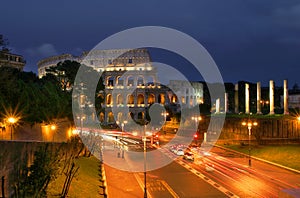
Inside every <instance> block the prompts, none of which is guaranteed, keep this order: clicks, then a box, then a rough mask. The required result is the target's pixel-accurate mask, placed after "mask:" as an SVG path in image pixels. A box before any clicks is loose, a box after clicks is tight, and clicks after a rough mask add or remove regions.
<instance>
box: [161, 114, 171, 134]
mask: <svg viewBox="0 0 300 198" xmlns="http://www.w3.org/2000/svg"><path fill="white" fill-rule="evenodd" d="M161 115H162V116H164V122H166V121H167V116H168V115H169V113H168V112H163V113H161ZM164 132H165V130H164ZM165 133H166V132H165Z"/></svg>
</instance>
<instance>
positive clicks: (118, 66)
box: [38, 49, 203, 123]
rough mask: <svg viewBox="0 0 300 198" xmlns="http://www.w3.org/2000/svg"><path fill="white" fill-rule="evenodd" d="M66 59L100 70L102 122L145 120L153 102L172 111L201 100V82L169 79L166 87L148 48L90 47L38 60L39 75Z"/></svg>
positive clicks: (100, 116) (100, 117) (100, 115)
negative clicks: (111, 48)
mask: <svg viewBox="0 0 300 198" xmlns="http://www.w3.org/2000/svg"><path fill="white" fill-rule="evenodd" d="M65 60H73V61H78V62H80V63H81V64H84V65H87V66H89V67H92V68H93V69H94V70H96V71H98V72H101V74H102V79H103V83H104V85H105V90H104V92H103V93H101V94H99V95H101V97H103V98H104V103H103V105H102V107H103V108H104V111H102V112H101V113H100V114H99V115H98V116H99V120H100V122H102V123H114V122H115V121H120V120H128V119H131V118H133V119H134V120H145V119H146V112H147V110H148V109H149V107H150V106H151V105H152V104H154V103H157V104H160V105H162V106H168V107H170V108H169V109H171V110H172V111H173V112H178V111H180V106H181V108H185V107H188V108H189V107H193V106H195V105H196V104H200V103H203V87H202V84H201V83H198V82H192V83H189V82H185V81H180V80H172V81H170V84H169V85H168V87H167V86H163V85H161V84H160V82H159V81H158V76H157V70H156V68H155V67H153V66H152V64H151V57H150V54H149V52H148V50H147V49H134V50H127V49H114V50H93V51H91V52H84V53H83V54H82V55H81V56H80V57H75V56H72V55H70V54H64V55H61V56H55V57H50V58H47V59H44V60H41V61H40V62H39V63H38V67H39V70H38V71H39V77H42V76H44V75H46V73H47V71H46V69H47V68H49V67H51V66H56V65H57V63H59V62H62V61H65ZM169 87H170V88H169ZM178 98H180V100H178Z"/></svg>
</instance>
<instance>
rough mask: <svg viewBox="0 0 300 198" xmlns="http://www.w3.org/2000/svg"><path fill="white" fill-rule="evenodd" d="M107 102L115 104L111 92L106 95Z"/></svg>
mask: <svg viewBox="0 0 300 198" xmlns="http://www.w3.org/2000/svg"><path fill="white" fill-rule="evenodd" d="M106 104H107V105H112V104H113V99H112V95H111V94H107V96H106Z"/></svg>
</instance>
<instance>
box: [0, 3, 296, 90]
mask: <svg viewBox="0 0 300 198" xmlns="http://www.w3.org/2000/svg"><path fill="white" fill-rule="evenodd" d="M0 13H1V17H0V25H1V26H0V27H1V29H0V34H3V35H4V36H5V37H6V38H7V39H8V40H9V43H10V45H9V46H10V48H11V49H12V51H13V52H14V53H18V54H21V55H23V56H24V58H25V59H26V60H27V64H26V67H25V70H26V71H33V72H37V64H36V63H37V62H38V61H39V60H40V59H42V58H44V57H48V56H51V55H57V54H62V53H71V54H73V55H79V54H80V53H81V52H82V51H83V50H90V49H92V48H93V47H94V46H95V45H96V44H98V43H99V42H100V41H102V40H103V39H105V38H106V37H108V36H110V35H112V34H114V33H117V32H119V31H122V30H125V29H127V28H133V27H137V26H149V25H151V26H165V27H169V28H174V29H177V30H179V31H182V32H184V33H186V34H188V35H190V36H192V37H193V38H195V39H196V40H197V41H198V42H200V43H201V44H202V45H203V46H204V47H205V48H206V49H207V50H208V52H209V53H210V54H211V56H212V57H213V59H214V60H215V62H216V64H217V65H218V67H219V69H220V71H221V74H222V76H223V78H224V81H226V82H234V83H235V82H237V81H239V80H246V81H251V82H256V81H261V82H262V83H263V85H267V82H268V81H269V80H270V79H273V80H275V83H276V85H278V86H281V85H282V84H283V82H282V81H283V80H284V79H288V80H289V86H290V87H292V85H293V84H295V83H300V80H299V79H298V76H299V75H300V67H299V64H300V0H298V1H295V0H286V1H284V0H226V1H223V0H194V1H192V0H172V1H169V0H151V1H141V0H127V1H124V0H121V1H116V0H106V1H104V0H89V1H75V0H72V1H71V0H52V1H40V0H29V1H16V0H10V1H2V2H1V12H0ZM159 54H162V55H159ZM153 60H158V61H164V60H165V62H167V63H168V64H177V67H184V65H185V64H188V63H187V62H186V61H184V60H181V58H178V57H174V55H173V54H168V53H166V54H164V53H154V55H153ZM178 65H180V66H178ZM188 75H190V78H191V79H192V80H201V79H199V76H198V75H195V74H194V73H193V72H190V74H188Z"/></svg>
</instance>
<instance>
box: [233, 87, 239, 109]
mask: <svg viewBox="0 0 300 198" xmlns="http://www.w3.org/2000/svg"><path fill="white" fill-rule="evenodd" d="M234 112H235V113H239V84H235V86H234Z"/></svg>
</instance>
